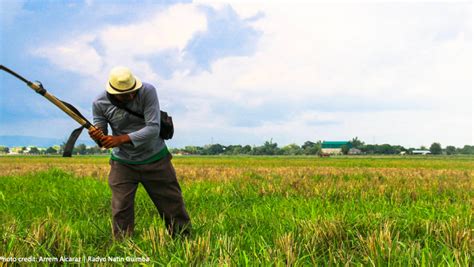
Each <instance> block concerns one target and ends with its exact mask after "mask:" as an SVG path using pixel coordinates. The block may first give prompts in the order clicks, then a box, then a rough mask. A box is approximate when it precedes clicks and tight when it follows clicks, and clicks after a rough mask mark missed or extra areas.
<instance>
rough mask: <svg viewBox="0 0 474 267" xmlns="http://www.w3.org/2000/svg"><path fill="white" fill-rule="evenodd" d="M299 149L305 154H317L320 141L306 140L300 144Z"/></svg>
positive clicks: (319, 149) (319, 148)
mask: <svg viewBox="0 0 474 267" xmlns="http://www.w3.org/2000/svg"><path fill="white" fill-rule="evenodd" d="M301 149H303V153H304V154H305V155H317V154H318V153H319V152H320V151H321V142H317V143H314V142H311V141H306V142H304V144H303V145H302V146H301Z"/></svg>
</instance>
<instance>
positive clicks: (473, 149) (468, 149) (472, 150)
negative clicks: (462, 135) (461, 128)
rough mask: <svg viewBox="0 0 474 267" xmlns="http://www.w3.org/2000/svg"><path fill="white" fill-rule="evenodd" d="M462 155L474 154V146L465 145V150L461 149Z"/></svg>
mask: <svg viewBox="0 0 474 267" xmlns="http://www.w3.org/2000/svg"><path fill="white" fill-rule="evenodd" d="M459 153H460V154H474V146H470V145H465V146H464V147H463V148H461V149H459Z"/></svg>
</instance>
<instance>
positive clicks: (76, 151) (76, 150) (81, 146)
mask: <svg viewBox="0 0 474 267" xmlns="http://www.w3.org/2000/svg"><path fill="white" fill-rule="evenodd" d="M72 152H73V153H74V154H80V155H85V154H86V152H87V146H86V145H85V144H79V145H78V146H76V147H74V149H73V150H72Z"/></svg>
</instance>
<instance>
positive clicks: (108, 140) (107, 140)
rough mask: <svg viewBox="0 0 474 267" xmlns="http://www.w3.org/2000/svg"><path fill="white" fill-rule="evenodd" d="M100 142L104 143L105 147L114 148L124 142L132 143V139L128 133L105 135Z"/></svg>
mask: <svg viewBox="0 0 474 267" xmlns="http://www.w3.org/2000/svg"><path fill="white" fill-rule="evenodd" d="M100 142H101V143H102V146H103V147H105V148H112V147H117V146H120V145H122V144H126V143H130V142H132V141H131V140H130V137H129V136H128V134H124V135H119V136H111V135H105V136H103V137H102V138H101V139H100Z"/></svg>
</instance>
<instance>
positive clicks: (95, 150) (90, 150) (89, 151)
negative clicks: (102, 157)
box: [86, 146, 100, 155]
mask: <svg viewBox="0 0 474 267" xmlns="http://www.w3.org/2000/svg"><path fill="white" fill-rule="evenodd" d="M86 154H90V155H93V154H100V148H99V147H98V146H93V147H90V148H87V149H86Z"/></svg>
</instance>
